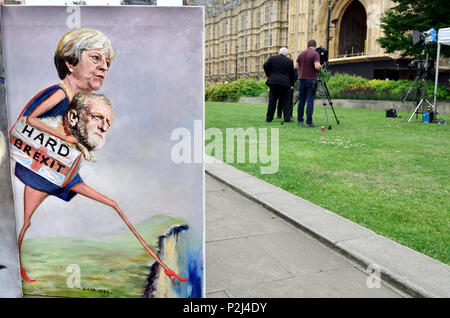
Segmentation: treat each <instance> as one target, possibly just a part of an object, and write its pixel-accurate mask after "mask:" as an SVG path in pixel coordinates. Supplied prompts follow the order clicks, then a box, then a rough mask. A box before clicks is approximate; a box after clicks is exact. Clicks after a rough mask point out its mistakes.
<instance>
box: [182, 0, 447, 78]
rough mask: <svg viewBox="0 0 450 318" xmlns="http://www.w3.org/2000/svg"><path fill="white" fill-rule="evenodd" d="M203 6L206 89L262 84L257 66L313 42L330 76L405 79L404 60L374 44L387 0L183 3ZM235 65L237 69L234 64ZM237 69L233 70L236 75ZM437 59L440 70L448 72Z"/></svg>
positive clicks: (408, 72)
mask: <svg viewBox="0 0 450 318" xmlns="http://www.w3.org/2000/svg"><path fill="white" fill-rule="evenodd" d="M183 4H184V5H204V6H205V14H206V17H205V79H206V84H207V85H209V84H212V83H216V82H223V81H229V80H234V79H236V78H242V77H254V78H258V79H265V78H266V76H265V74H264V71H263V64H264V62H265V61H266V60H267V58H268V57H269V56H271V55H275V54H278V51H279V49H280V48H281V47H283V46H287V47H288V49H289V51H290V52H291V54H292V56H293V58H294V59H295V58H296V57H297V56H298V54H299V53H300V52H301V51H303V50H305V49H306V46H307V45H306V43H307V41H308V40H310V39H315V40H316V41H317V44H318V46H323V47H327V20H328V19H327V18H328V7H329V6H330V12H331V15H330V29H329V30H330V33H329V38H330V41H329V43H328V48H329V62H330V63H329V65H330V70H332V71H339V72H348V73H353V74H357V75H361V76H364V77H368V78H373V77H376V78H391V79H398V78H410V77H411V75H413V73H414V71H411V70H409V69H408V66H407V60H405V59H402V58H400V55H399V54H387V53H386V52H384V50H383V49H382V48H381V46H380V45H379V44H378V42H377V39H378V38H380V37H381V36H382V30H381V28H380V18H381V16H382V14H383V12H385V11H386V10H388V9H389V8H391V7H392V6H394V3H393V2H392V1H391V0H222V1H218V0H184V2H183ZM236 61H237V64H236ZM236 65H237V70H236ZM449 65H450V63H449V60H448V59H446V60H444V59H442V60H441V62H440V66H441V67H440V70H441V68H442V70H444V71H445V70H448V69H450V68H449Z"/></svg>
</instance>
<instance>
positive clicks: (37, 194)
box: [18, 186, 48, 283]
mask: <svg viewBox="0 0 450 318" xmlns="http://www.w3.org/2000/svg"><path fill="white" fill-rule="evenodd" d="M47 196H48V194H47V193H45V192H42V191H39V190H36V189H33V188H32V187H29V186H25V189H24V193H23V206H24V213H23V226H22V229H21V230H20V234H19V240H18V247H19V262H20V275H21V276H22V278H23V280H25V281H26V282H29V283H32V282H35V281H36V280H32V279H30V278H29V277H28V275H27V272H26V271H25V268H24V267H23V266H22V258H21V256H20V255H21V253H20V251H21V248H22V241H23V238H24V237H25V233H26V231H27V230H28V228H29V227H30V225H31V216H32V215H33V213H34V211H36V209H37V207H38V206H39V205H40V204H41V203H42V201H44V199H45V198H46V197H47Z"/></svg>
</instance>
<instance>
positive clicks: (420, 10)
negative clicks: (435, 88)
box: [377, 0, 450, 59]
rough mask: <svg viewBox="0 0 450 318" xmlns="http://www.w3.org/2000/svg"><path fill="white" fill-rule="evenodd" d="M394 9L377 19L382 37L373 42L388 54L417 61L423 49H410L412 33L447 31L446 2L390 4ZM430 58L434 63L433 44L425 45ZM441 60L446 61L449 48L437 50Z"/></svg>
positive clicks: (427, 0)
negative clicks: (415, 58) (414, 58)
mask: <svg viewBox="0 0 450 318" xmlns="http://www.w3.org/2000/svg"><path fill="white" fill-rule="evenodd" d="M392 1H393V2H394V4H395V5H394V7H392V8H391V9H389V10H387V11H386V12H385V13H384V15H383V16H382V17H381V29H382V30H383V32H384V36H383V37H381V38H379V39H378V40H377V41H378V43H379V44H380V45H381V47H382V48H384V49H385V50H386V52H388V53H394V52H396V51H399V52H401V55H402V56H414V57H419V56H420V55H421V53H422V51H423V49H424V46H423V45H421V44H416V45H413V42H412V30H417V31H419V32H423V31H428V30H429V29H431V28H434V29H435V30H436V32H437V31H438V30H439V29H441V28H448V27H450V5H449V3H448V0H392ZM428 49H429V53H430V58H433V59H436V52H437V43H434V42H433V43H432V44H430V45H428ZM441 56H445V57H450V46H446V45H442V46H441Z"/></svg>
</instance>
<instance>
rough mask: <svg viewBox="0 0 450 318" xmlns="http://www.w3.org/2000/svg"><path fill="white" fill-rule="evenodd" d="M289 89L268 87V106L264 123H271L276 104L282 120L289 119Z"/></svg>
mask: <svg viewBox="0 0 450 318" xmlns="http://www.w3.org/2000/svg"><path fill="white" fill-rule="evenodd" d="M290 90H291V88H290V87H285V86H280V85H270V90H269V105H268V107H267V115H266V121H272V120H273V115H274V114H275V110H276V108H277V102H278V103H279V105H280V106H281V109H282V110H283V115H284V120H288V119H289V114H288V112H289V98H290V93H289V92H290Z"/></svg>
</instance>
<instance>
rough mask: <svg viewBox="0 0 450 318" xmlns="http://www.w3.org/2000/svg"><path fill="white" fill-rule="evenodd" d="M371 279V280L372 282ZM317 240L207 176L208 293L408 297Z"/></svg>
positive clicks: (256, 295) (214, 294) (220, 294)
mask: <svg viewBox="0 0 450 318" xmlns="http://www.w3.org/2000/svg"><path fill="white" fill-rule="evenodd" d="M368 281H369V284H368V283H367V282H368ZM374 283H375V284H376V281H374V280H372V279H371V278H370V277H369V274H368V273H366V272H365V269H363V268H359V267H358V266H357V265H355V264H353V263H351V262H350V261H349V260H348V259H347V258H345V257H344V256H342V255H340V254H338V253H337V252H335V251H334V250H332V249H331V248H329V247H327V246H325V245H323V244H322V243H320V242H319V241H318V240H316V239H313V238H311V237H310V236H308V235H307V234H305V233H303V232H302V231H300V230H299V229H297V228H296V227H294V226H292V225H291V224H289V223H287V222H285V221H284V220H282V219H280V218H278V217H277V216H276V215H275V214H273V213H272V212H270V211H268V210H267V209H265V208H263V207H261V206H259V205H257V204H256V203H254V202H252V201H250V200H248V199H247V198H245V197H243V196H242V195H240V194H238V193H237V192H235V191H233V190H232V189H231V188H229V187H228V186H226V185H224V184H223V183H221V182H219V181H217V180H215V179H213V178H212V177H210V176H208V175H207V176H206V297H211V298H213V297H220V298H227V297H243V298H250V297H255V298H263V297H264V298H271V297H272V298H277V297H283V298H289V297H404V296H405V295H404V294H403V293H401V292H399V291H397V290H395V289H394V288H393V287H391V286H389V285H387V284H386V283H384V282H382V283H381V286H380V288H369V287H368V285H374Z"/></svg>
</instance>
